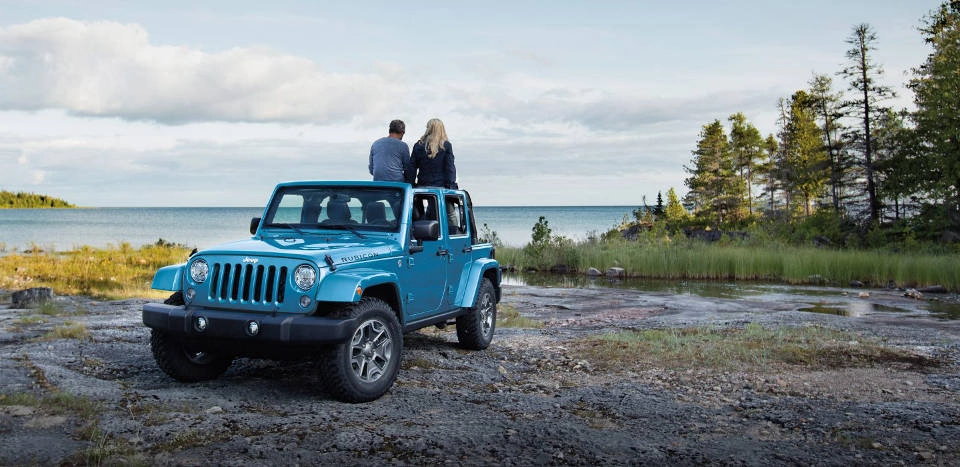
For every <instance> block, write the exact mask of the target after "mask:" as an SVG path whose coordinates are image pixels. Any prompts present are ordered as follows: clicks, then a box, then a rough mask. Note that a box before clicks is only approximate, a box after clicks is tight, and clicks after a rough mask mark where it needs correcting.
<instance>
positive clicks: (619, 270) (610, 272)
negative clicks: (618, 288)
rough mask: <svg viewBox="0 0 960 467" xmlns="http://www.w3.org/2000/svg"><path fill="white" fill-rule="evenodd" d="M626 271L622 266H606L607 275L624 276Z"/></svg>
mask: <svg viewBox="0 0 960 467" xmlns="http://www.w3.org/2000/svg"><path fill="white" fill-rule="evenodd" d="M626 275H627V273H626V271H624V270H623V268H618V267H612V268H607V277H621V278H622V277H626Z"/></svg>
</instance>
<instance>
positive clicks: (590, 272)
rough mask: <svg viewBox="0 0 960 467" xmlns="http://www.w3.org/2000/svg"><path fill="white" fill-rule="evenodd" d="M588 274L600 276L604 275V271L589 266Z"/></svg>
mask: <svg viewBox="0 0 960 467" xmlns="http://www.w3.org/2000/svg"><path fill="white" fill-rule="evenodd" d="M586 274H587V275H588V276H590V277H599V276H601V275H603V273H602V272H600V270H599V269H597V268H588V269H587V272H586Z"/></svg>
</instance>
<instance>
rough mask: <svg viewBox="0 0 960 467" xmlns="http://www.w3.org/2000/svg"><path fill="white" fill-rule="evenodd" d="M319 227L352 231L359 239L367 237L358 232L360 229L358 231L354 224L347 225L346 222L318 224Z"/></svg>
mask: <svg viewBox="0 0 960 467" xmlns="http://www.w3.org/2000/svg"><path fill="white" fill-rule="evenodd" d="M320 228H321V229H331V230H349V231H350V232H351V233H353V234H354V235H356V236H357V237H359V238H360V239H361V240H362V239H364V238H367V236H366V235H364V234H362V233H360V231H358V230H357V228H356V227H354V226H352V225H347V224H326V225H323V224H321V225H320Z"/></svg>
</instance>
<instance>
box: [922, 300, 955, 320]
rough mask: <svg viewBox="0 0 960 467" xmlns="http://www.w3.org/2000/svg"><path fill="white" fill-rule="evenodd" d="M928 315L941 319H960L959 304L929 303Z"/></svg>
mask: <svg viewBox="0 0 960 467" xmlns="http://www.w3.org/2000/svg"><path fill="white" fill-rule="evenodd" d="M928 309H929V310H930V313H931V314H933V315H934V316H936V317H937V318H941V319H960V303H944V302H930V303H929V304H928Z"/></svg>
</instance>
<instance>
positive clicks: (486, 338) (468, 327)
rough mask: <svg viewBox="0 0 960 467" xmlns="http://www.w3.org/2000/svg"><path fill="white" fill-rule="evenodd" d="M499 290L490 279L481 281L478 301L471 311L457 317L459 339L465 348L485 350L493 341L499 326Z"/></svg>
mask: <svg viewBox="0 0 960 467" xmlns="http://www.w3.org/2000/svg"><path fill="white" fill-rule="evenodd" d="M496 294H497V291H496V290H495V289H494V288H493V283H491V282H490V279H487V278H484V279H483V280H482V281H481V282H480V290H479V291H478V292H477V301H476V304H475V305H474V306H473V308H470V311H469V312H467V313H465V314H463V315H460V316H459V317H457V340H458V341H460V345H461V346H462V347H464V348H467V349H471V350H483V349H485V348H487V347H488V346H490V342H491V341H493V332H494V331H495V330H496V328H497V295H496Z"/></svg>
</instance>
